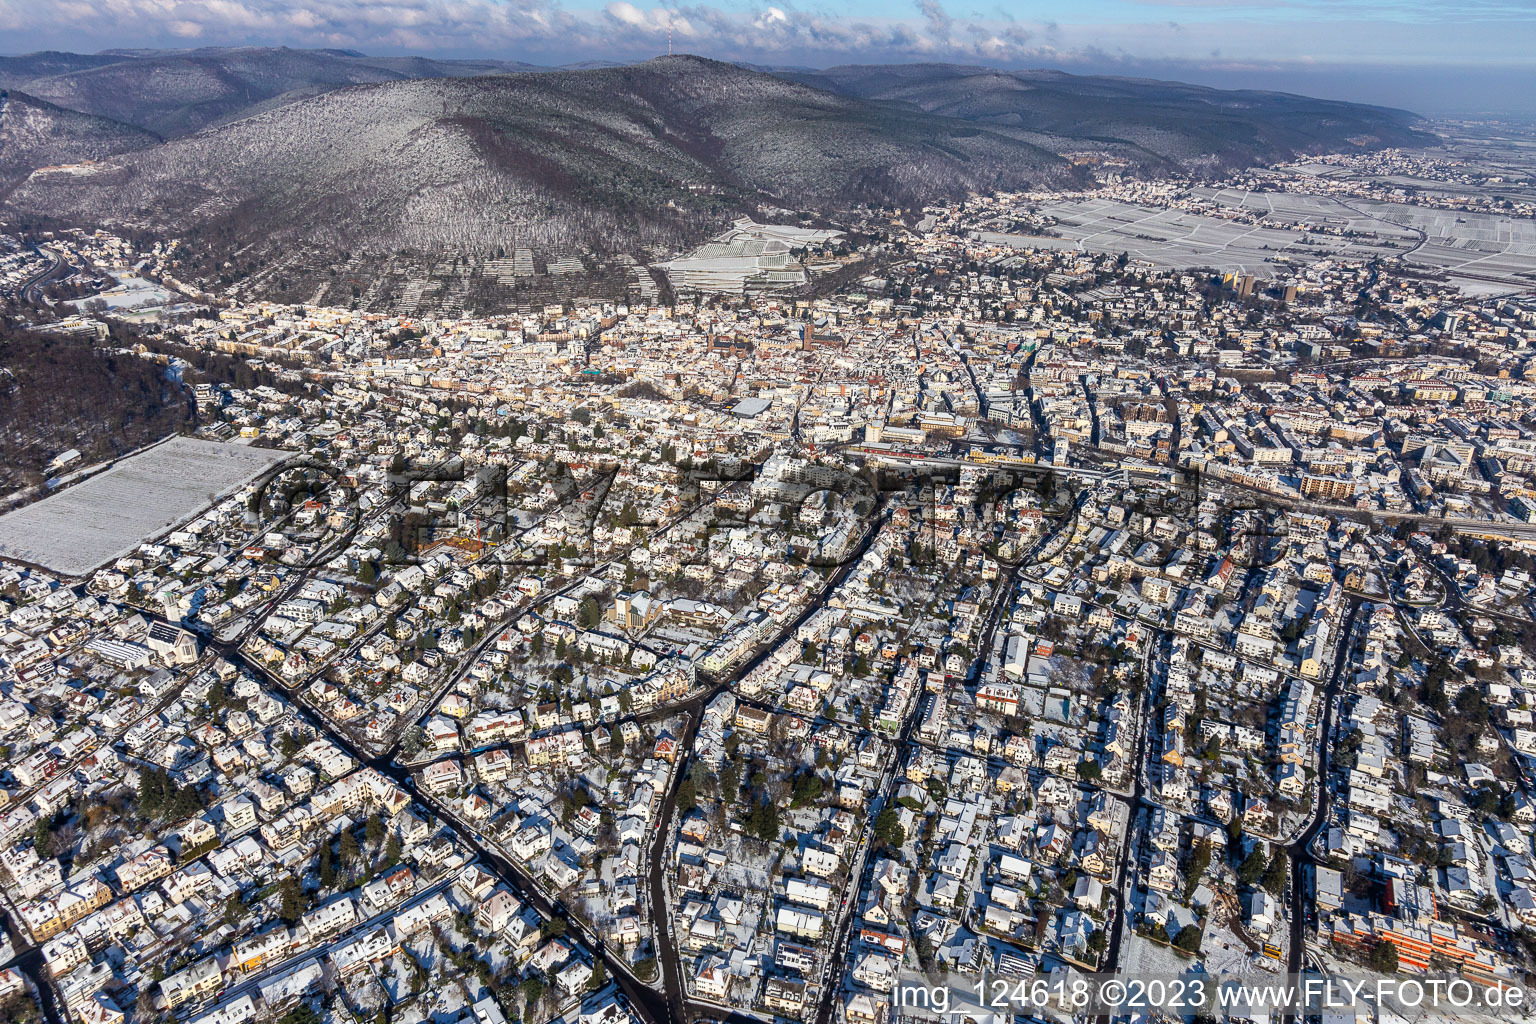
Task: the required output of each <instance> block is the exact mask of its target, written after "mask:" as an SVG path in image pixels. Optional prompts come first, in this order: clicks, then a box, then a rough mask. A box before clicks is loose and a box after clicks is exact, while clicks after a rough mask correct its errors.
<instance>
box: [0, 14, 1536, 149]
mask: <svg viewBox="0 0 1536 1024" xmlns="http://www.w3.org/2000/svg"><path fill="white" fill-rule="evenodd" d="M0 2H3V0H0ZM281 48H286V49H290V50H296V51H337V52H340V51H349V52H353V53H357V54H359V55H362V56H367V57H423V58H428V59H434V60H470V61H472V60H485V61H503V62H507V63H524V64H529V65H532V66H534V67H552V68H553V67H568V66H572V65H578V64H592V65H602V64H613V65H630V64H640V63H644V62H645V61H648V60H654V59H656V58H658V57H666V56H669V55H668V54H667V53H666V52H664V51H663V52H662V53H656V54H650V55H649V56H645V55H636V56H632V57H618V56H615V57H609V58H604V57H593V56H587V57H573V58H570V59H561V55H558V54H549V53H544V54H536V53H530V54H522V55H519V54H507V53H489V52H483V51H482V52H476V51H472V50H454V51H448V52H428V51H422V50H411V49H406V48H397V47H388V46H377V47H361V46H339V45H298V44H294V43H288V42H259V41H249V42H230V43H204V44H202V45H196V46H108V47H101V48H97V49H83V48H82V49H69V48H67V47H46V48H33V49H27V50H7V51H4V52H0V58H19V57H27V56H33V55H36V54H42V53H50V52H55V53H73V54H80V55H86V56H122V57H124V58H125V59H144V58H146V57H152V56H159V55H170V54H186V55H195V54H198V53H208V54H212V53H217V52H220V51H230V50H249V49H281ZM671 56H679V57H682V56H695V57H702V58H705V59H708V60H718V61H721V62H723V63H730V64H737V65H753V66H757V67H761V68H765V69H773V70H796V69H803V70H806V71H819V70H825V69H827V68H832V67H838V66H846V65H890V66H900V65H916V64H949V65H956V66H973V67H989V68H995V69H997V70H999V71H1005V72H1027V71H1059V72H1062V73H1064V74H1069V75H1082V76H1092V75H1099V76H1112V77H1122V78H1143V79H1154V80H1165V81H1177V82H1183V83H1187V84H1189V85H1199V86H1206V87H1210V88H1214V89H1229V90H1259V91H1266V92H1285V93H1295V94H1298V95H1302V96H1309V97H1313V98H1317V99H1328V100H1340V101H1345V102H1352V103H1365V104H1371V105H1375V106H1382V107H1394V108H1397V109H1401V110H1405V111H1408V112H1410V113H1413V114H1417V115H1420V116H1422V117H1425V118H1431V119H1451V120H1455V119H1467V120H1477V119H1490V120H1512V121H1533V122H1536V90H1533V89H1531V88H1529V85H1530V78H1531V76H1532V74H1533V72H1532V71H1531V70H1529V69H1526V68H1499V67H1488V66H1479V67H1475V68H1449V67H1443V66H1440V67H1410V66H1401V67H1364V66H1355V67H1350V68H1344V67H1324V66H1318V65H1310V66H1306V67H1294V68H1282V67H1278V66H1275V67H1260V66H1253V67H1236V66H1230V65H1228V66H1223V67H1209V66H1202V65H1200V64H1197V63H1193V62H1190V63H1179V62H1168V61H1165V62H1142V61H1122V62H1110V63H1108V64H1105V65H1102V66H1100V65H1097V64H1090V63H1081V64H1072V63H1068V62H1066V61H1058V62H1056V63H1029V62H1027V61H1026V62H1013V61H994V60H987V59H984V58H974V57H973V58H969V59H967V58H965V57H963V56H956V57H953V58H945V57H936V56H934V57H927V56H914V57H910V58H907V59H896V58H890V59H878V58H874V57H869V58H863V57H860V56H858V55H855V56H853V57H851V58H850V59H846V60H834V59H827V60H824V61H817V62H814V63H809V62H783V61H771V60H768V61H765V60H756V61H754V60H746V59H740V58H730V57H721V56H714V55H711V54H707V53H697V52H693V51H683V50H676V51H675V52H674V53H673V54H671ZM1453 77H1455V78H1459V79H1460V84H1461V86H1462V88H1461V89H1459V90H1456V91H1448V90H1447V89H1446V81H1445V80H1446V79H1447V78H1453ZM1471 80H1475V81H1471ZM1458 96H1460V97H1462V98H1461V99H1460V100H1459V101H1458V100H1457V98H1456V97H1458ZM1473 97H1476V98H1473ZM1480 101H1483V102H1480Z"/></svg>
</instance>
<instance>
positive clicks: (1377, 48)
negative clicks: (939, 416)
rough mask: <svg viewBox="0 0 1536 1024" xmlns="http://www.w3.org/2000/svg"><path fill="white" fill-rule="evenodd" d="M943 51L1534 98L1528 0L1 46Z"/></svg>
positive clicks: (89, 19) (381, 8) (31, 33)
mask: <svg viewBox="0 0 1536 1024" xmlns="http://www.w3.org/2000/svg"><path fill="white" fill-rule="evenodd" d="M669 25H670V27H671V29H672V39H673V46H674V48H675V49H676V50H677V51H678V52H689V53H698V54H702V55H704V56H707V57H715V58H718V59H722V60H743V61H752V62H757V63H762V64H772V65H799V66H812V67H823V66H827V65H830V64H838V63H868V62H884V61H911V60H943V61H961V62H973V63H986V64H992V65H997V66H1001V67H1013V68H1020V67H1030V68H1033V67H1058V68H1062V69H1064V70H1067V71H1078V72H1109V73H1118V74H1131V75H1146V76H1156V77H1163V78H1176V79H1182V80H1185V81H1195V82H1201V83H1204V84H1210V85H1219V86H1234V87H1258V88H1272V89H1287V90H1290V91H1295V92H1304V93H1309V94H1312V95H1320V96H1330V97H1338V98H1343V99H1359V100H1365V101H1369V102H1376V103H1384V104H1389V105H1393V106H1401V107H1406V108H1408V109H1411V110H1416V111H1419V112H1421V113H1425V114H1429V115H1434V116H1444V115H1452V116H1454V115H1463V114H1465V115H1475V114H1484V113H1488V114H1499V113H1507V114H1521V115H1526V116H1536V56H1533V54H1536V0H1070V2H1068V3H1060V2H1054V3H1045V2H1039V0H1008V2H1003V3H997V2H995V0H948V2H946V0H916V2H905V3H882V2H879V0H838V2H812V3H787V2H776V3H773V4H772V5H764V4H755V3H746V2H740V0H720V2H717V3H708V4H697V5H685V6H678V7H661V6H651V5H648V4H646V3H644V2H643V0H385V2H378V3H371V2H365V0H0V40H4V42H0V46H3V47H4V49H5V51H6V52H9V53H23V52H27V51H31V50H42V49H61V50H73V51H76V52H94V51H97V50H102V49H108V48H141V47H188V46H229V45H288V46H296V47H342V48H349V49H356V50H361V51H364V52H367V53H392V54H397V53H422V54H431V55H438V56H483V57H495V58H499V59H506V60H525V61H530V62H533V63H564V62H568V61H579V60H635V59H643V58H645V57H650V56H654V55H656V54H658V53H665V52H666V48H667V30H668V27H669Z"/></svg>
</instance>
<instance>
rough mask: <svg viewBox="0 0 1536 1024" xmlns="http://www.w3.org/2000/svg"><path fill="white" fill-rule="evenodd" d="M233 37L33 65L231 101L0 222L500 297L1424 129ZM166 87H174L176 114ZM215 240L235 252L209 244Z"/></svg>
mask: <svg viewBox="0 0 1536 1024" xmlns="http://www.w3.org/2000/svg"><path fill="white" fill-rule="evenodd" d="M245 52H246V51H240V52H233V51H220V52H219V53H218V54H216V55H214V56H213V57H209V56H207V55H198V54H191V55H185V56H181V57H178V56H176V55H169V56H168V55H164V54H150V55H142V56H133V57H128V58H125V62H126V64H112V65H104V66H101V67H98V68H93V69H89V70H84V71H80V72H77V73H74V74H71V75H65V76H55V77H54V78H51V79H48V81H49V82H52V83H54V84H55V85H59V84H60V83H63V82H65V81H68V82H73V83H75V84H76V85H79V83H81V82H85V81H92V82H95V81H97V80H96V79H95V78H93V77H92V76H98V75H100V76H108V75H126V74H129V73H130V72H131V71H132V70H133V68H135V67H137V66H138V65H137V64H136V63H135V62H160V63H159V64H156V65H155V66H157V67H161V68H165V67H169V66H171V65H175V66H177V67H181V69H182V71H183V72H185V74H184V75H179V74H171V75H170V76H169V78H168V80H167V81H158V82H157V84H156V86H155V87H154V88H153V89H151V90H150V96H149V98H148V99H147V100H144V101H143V103H142V104H140V103H139V102H138V101H136V100H135V99H134V97H133V89H134V88H135V87H133V86H130V85H123V86H122V87H121V95H117V94H113V101H112V102H113V105H112V106H111V107H110V109H111V110H113V111H115V112H117V113H120V114H122V115H123V116H125V117H127V116H133V117H137V118H138V120H139V121H140V122H141V123H143V122H145V121H146V120H151V121H153V122H154V123H169V122H170V121H174V120H175V119H176V118H183V119H185V118H186V117H189V116H191V114H192V113H195V114H196V117H197V118H208V117H212V116H214V115H215V114H216V113H217V112H218V111H220V110H226V109H230V108H231V107H230V105H234V106H236V107H239V111H240V114H241V115H242V116H238V117H235V115H229V116H231V117H234V119H233V120H228V121H226V122H224V123H219V124H210V125H209V126H208V127H205V128H203V129H202V130H200V131H198V132H196V133H194V134H191V135H186V136H182V137H179V138H173V139H170V140H169V141H167V142H164V143H161V144H156V145H152V146H149V147H148V148H136V147H138V146H141V145H143V141H142V139H141V138H137V137H130V136H125V135H119V136H115V137H113V138H114V141H111V142H108V141H103V142H101V143H100V147H99V150H100V151H107V152H110V151H114V150H113V149H112V147H114V146H115V147H117V148H116V150H115V151H118V152H121V155H118V156H115V157H112V158H110V159H106V160H103V161H101V162H100V163H99V164H98V165H96V166H93V167H91V168H88V169H79V168H76V169H72V170H71V171H68V172H59V171H41V172H39V173H36V174H33V175H32V176H31V177H30V178H28V179H27V180H26V181H25V182H24V183H22V184H20V185H18V186H17V187H16V188H15V189H14V190H12V191H11V193H10V194H9V195H8V196H6V197H5V198H4V202H3V205H0V222H3V221H4V220H6V219H16V220H24V221H27V222H29V223H32V224H39V223H49V224H57V225H63V226H69V225H75V226H82V227H91V228H94V227H101V226H119V227H132V228H144V229H148V230H151V231H156V232H160V233H163V234H167V235H174V236H176V237H179V238H182V239H184V240H186V241H188V242H191V243H193V245H192V246H191V247H190V248H189V250H188V252H189V253H200V254H201V259H202V262H200V263H199V264H197V265H195V266H190V267H187V268H186V271H187V273H188V274H189V275H190V276H191V277H192V278H194V279H195V278H201V279H203V280H205V281H207V282H209V283H212V284H215V285H216V286H221V287H226V288H228V287H231V286H234V285H237V284H240V283H241V282H244V290H245V293H246V294H276V295H279V296H282V297H285V298H290V299H292V298H295V297H301V298H307V299H308V300H309V301H314V302H319V301H322V300H325V301H347V300H353V301H357V302H360V303H373V304H377V303H386V304H394V305H396V306H397V308H402V309H414V308H426V307H428V306H430V305H432V304H434V303H445V304H447V305H449V306H450V307H451V306H453V305H454V304H455V303H470V304H479V305H485V304H487V303H491V304H495V303H498V302H499V303H504V302H507V301H511V300H512V297H513V296H512V293H516V298H517V301H519V302H528V301H533V300H534V299H536V298H537V297H538V296H537V295H536V294H535V293H536V292H537V291H538V287H542V286H543V284H553V283H555V282H554V275H555V273H556V272H555V271H550V273H549V274H547V275H546V274H545V273H544V272H543V270H542V269H539V270H533V269H529V268H531V267H533V266H534V265H535V264H537V265H538V267H540V268H542V267H543V266H544V265H545V262H546V260H547V259H549V258H553V257H561V258H562V259H563V258H565V257H570V256H573V255H574V256H575V257H577V258H579V260H580V262H579V263H571V262H570V261H569V260H568V259H567V260H565V262H562V263H561V264H560V267H561V268H562V269H561V270H560V271H559V273H562V274H563V273H576V274H581V273H585V274H590V275H594V276H595V277H601V278H602V279H603V281H604V282H605V283H604V285H603V286H604V287H605V288H607V287H608V285H610V284H611V283H612V281H613V280H615V279H616V280H618V281H620V282H622V281H624V280H626V279H627V280H631V281H633V280H634V271H633V269H632V268H634V267H635V266H636V265H637V264H645V263H649V262H651V261H652V260H653V259H655V258H656V254H657V253H659V252H667V251H676V250H677V249H678V248H681V247H683V246H686V245H689V244H691V243H694V242H696V241H698V240H700V239H701V238H703V237H705V236H706V235H708V234H712V233H714V232H715V231H717V230H718V229H719V228H720V227H721V226H723V225H724V224H725V223H727V222H728V221H729V220H730V219H731V218H732V217H734V216H736V215H739V214H741V213H743V212H760V213H762V214H763V215H764V216H783V215H784V214H782V213H775V212H773V211H782V210H785V209H788V210H793V211H803V212H807V213H817V212H820V213H832V214H835V213H836V212H837V211H839V210H845V209H847V207H848V206H850V205H851V204H854V203H859V202H867V203H872V204H877V205H897V206H903V207H911V206H916V205H921V204H923V203H925V202H928V201H931V200H935V199H940V198H945V197H954V196H958V195H964V194H965V193H967V192H970V191H988V190H995V189H1013V188H1020V187H1026V186H1030V185H1038V184H1043V183H1066V184H1070V183H1073V182H1076V181H1081V180H1083V176H1084V174H1085V173H1086V168H1085V167H1084V166H1083V165H1084V164H1085V163H1087V162H1091V160H1092V159H1093V158H1112V159H1116V160H1119V161H1121V162H1122V163H1123V164H1124V165H1125V167H1126V169H1127V170H1128V171H1129V172H1130V173H1141V174H1152V175H1157V174H1165V173H1170V172H1172V171H1174V170H1177V169H1195V170H1199V169H1219V168H1222V167H1229V166H1242V165H1247V164H1251V163H1254V162H1258V161H1269V160H1274V159H1281V158H1288V157H1291V156H1294V155H1297V154H1302V153H1308V152H1315V151H1319V150H1338V149H1344V148H1350V147H1357V148H1369V147H1372V146H1380V145H1387V144H1405V143H1406V144H1412V143H1415V142H1421V141H1424V140H1425V139H1427V137H1426V136H1422V135H1420V134H1419V133H1417V132H1415V131H1414V130H1413V129H1412V127H1411V125H1412V123H1413V117H1412V115H1410V114H1407V113H1404V112H1402V111H1392V110H1386V109H1382V108H1374V107H1362V106H1357V105H1351V104H1342V103H1330V102H1327V101H1319V100H1309V99H1306V98H1304V97H1297V96H1286V95H1281V94H1273V93H1231V92H1221V91H1218V90H1211V89H1202V88H1197V87H1193V86H1184V85H1179V84H1177V83H1163V82H1141V81H1131V80H1124V79H1108V78H1084V77H1077V76H1071V75H1064V74H1060V73H1057V72H1017V73H1004V72H996V71H990V70H985V69H977V68H962V67H954V66H949V65H909V66H893V67H853V68H833V69H830V70H828V71H824V72H811V71H803V70H790V71H786V70H782V69H781V70H779V71H776V72H774V73H771V74H770V73H763V72H760V71H756V70H752V69H748V68H744V67H740V66H737V65H731V64H723V63H719V62H715V61H709V60H704V59H702V58H697V57H668V58H657V59H655V60H652V61H648V62H646V63H643V64H637V65H630V66H607V67H593V68H584V69H566V70H544V71H539V72H507V73H498V74H494V75H483V76H478V77H432V78H402V79H400V80H394V78H393V77H392V78H391V80H388V81H368V82H364V83H363V84H356V85H346V86H337V85H335V84H334V83H333V84H327V82H329V81H331V80H330V79H327V78H326V76H327V75H332V76H333V77H334V75H337V74H344V75H363V76H377V75H384V76H403V75H408V74H418V73H422V74H424V73H428V72H431V73H434V74H441V75H448V74H449V73H450V71H452V70H454V69H457V70H461V71H462V70H470V69H471V65H469V64H466V63H463V62H460V63H454V62H432V61H418V60H416V59H415V58H387V59H383V60H379V61H374V62H373V63H371V64H370V63H367V62H368V61H371V60H372V59H371V58H362V57H359V56H357V55H353V54H349V53H342V52H335V51H276V57H275V58H274V59H271V60H268V59H267V58H266V57H263V58H262V59H260V60H258V59H257V58H256V57H254V56H252V57H251V60H252V62H253V63H252V65H251V67H252V68H255V69H258V70H260V71H261V74H262V75H265V76H266V77H265V78H263V79H262V82H264V83H265V85H263V86H262V87H261V88H260V89H258V88H256V87H255V86H253V85H251V84H250V82H246V83H245V84H243V85H241V86H240V88H239V89H236V90H234V91H233V92H231V93H229V94H228V95H226V96H225V97H224V98H223V99H219V100H208V99H207V98H206V97H207V96H208V95H210V89H211V87H210V86H209V85H208V81H209V79H207V78H205V77H201V76H205V75H208V76H212V80H213V81H215V82H221V81H224V79H223V78H222V77H220V76H222V75H224V74H226V73H227V72H229V69H231V68H233V67H236V66H239V65H240V60H241V59H244V58H241V57H240V54H241V53H245ZM264 53H266V54H267V57H272V52H268V51H264ZM237 58H239V59H237ZM207 60H216V62H217V73H215V71H214V70H210V67H209V66H208V65H207V64H206V61H207ZM177 61H182V62H184V65H177V64H176V62H177ZM165 62H170V64H169V65H168V64H166V63H165ZM348 62H351V63H348ZM450 64H451V65H452V67H449V65H450ZM124 67H127V68H128V70H127V71H125V70H123V69H124ZM473 67H474V68H476V69H478V68H480V67H481V66H480V65H473ZM322 72H323V73H322ZM252 73H253V74H254V73H255V72H254V71H253V72H252ZM305 75H308V76H309V78H308V79H305ZM301 81H309V82H310V84H309V85H300V84H296V83H300V82H301ZM177 82H181V83H182V84H183V85H185V86H186V89H185V90H184V95H183V94H180V93H178V87H177V85H176V83H177ZM95 88H96V86H92V87H91V89H90V90H85V91H86V92H90V93H91V94H92V95H95V93H94V92H93V91H92V90H94V89H95ZM278 89H283V90H285V91H283V92H279V93H277V94H276V95H272V96H269V97H267V98H265V99H257V98H255V97H257V96H258V94H260V93H263V92H267V93H270V92H273V91H274V90H278ZM178 95H180V97H181V98H182V99H186V100H187V101H188V102H189V103H191V104H192V105H191V106H190V107H181V108H175V117H172V116H171V106H170V104H172V103H173V102H174V101H175V100H176V98H177V96H178ZM198 96H202V97H204V99H202V100H197V102H195V103H192V101H193V99H195V98H196V97H198ZM241 103H243V104H245V106H243V107H240V106H239V104H241ZM139 106H142V107H143V109H137V107H139ZM194 108H195V109H194ZM157 111H158V113H156V112H157ZM189 112H190V113H189ZM150 115H153V117H151V116H150ZM54 116H55V117H58V116H59V114H58V113H57V112H56V113H55V114H54ZM79 116H81V117H84V115H79ZM113 123H114V122H100V123H98V122H95V121H92V122H90V123H89V125H87V124H86V123H84V122H82V123H81V124H79V125H77V126H75V127H74V129H72V130H74V131H75V133H76V134H77V135H79V136H81V137H82V138H88V137H91V132H90V131H87V130H86V129H87V128H88V127H90V126H91V125H94V126H95V127H96V129H100V130H101V131H103V132H105V127H106V126H108V125H110V124H113ZM117 127H118V128H119V129H121V128H123V126H122V125H118V126H117ZM130 131H131V129H130ZM33 134H34V136H38V137H40V136H41V134H46V133H36V132H34V133H33ZM67 137H68V133H67V132H61V133H60V138H61V139H63V138H67ZM59 148H60V149H62V150H66V151H69V152H71V153H74V152H75V151H78V150H83V149H84V147H83V146H82V145H76V146H74V147H73V149H72V148H71V146H67V145H66V146H61V147H59ZM129 149H134V150H135V151H133V152H122V151H124V150H129ZM43 157H46V158H47V159H42V158H43ZM14 159H15V163H14V165H13V169H12V171H11V173H12V174H13V175H16V174H19V173H20V172H21V169H23V168H24V167H25V166H26V165H27V164H28V162H29V161H30V162H31V163H32V165H34V166H35V165H38V164H43V163H57V162H59V160H60V158H59V156H58V155H57V154H55V153H54V152H53V151H48V152H39V153H37V154H29V152H28V151H27V150H26V149H25V148H24V147H18V148H17V149H16V153H15V158H14ZM648 249H649V251H647V250H648ZM233 252H239V253H240V254H241V262H240V266H239V267H238V268H236V267H233V266H231V265H230V264H228V263H226V260H228V258H229V257H228V254H229V253H233ZM518 252H522V253H523V255H522V256H517V253H518ZM530 253H531V256H530V255H529V254H530ZM463 257H467V258H468V261H467V262H466V263H465V264H463V265H461V258H463ZM514 257H516V258H514ZM189 258H191V257H189ZM468 263H473V264H474V267H473V269H464V268H465V267H467V266H468ZM519 267H521V268H523V269H521V270H519V269H518V268H519ZM599 267H601V268H603V269H601V270H599V269H598V268H599ZM534 277H537V278H538V279H539V281H538V282H534V281H533V278H534ZM540 282H542V283H540ZM535 285H538V287H535ZM562 287H563V286H562ZM423 289H426V291H425V293H424V292H423ZM507 289H510V290H511V292H508V291H507ZM577 294H580V293H579V292H578V293H577Z"/></svg>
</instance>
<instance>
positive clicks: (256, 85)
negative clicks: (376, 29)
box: [0, 47, 533, 138]
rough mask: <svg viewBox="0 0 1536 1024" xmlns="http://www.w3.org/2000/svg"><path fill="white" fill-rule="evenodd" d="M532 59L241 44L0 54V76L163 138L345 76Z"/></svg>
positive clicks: (384, 77) (359, 80) (457, 73)
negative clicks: (440, 57)
mask: <svg viewBox="0 0 1536 1024" xmlns="http://www.w3.org/2000/svg"><path fill="white" fill-rule="evenodd" d="M532 68H533V66H532V65H528V64H515V63H507V62H503V61H486V60H431V59H428V58H424V57H366V56H363V55H362V54H356V53H351V52H348V51H340V50H293V49H289V48H287V47H248V48H241V49H211V50H191V51H180V52H178V51H170V52H149V53H120V54H100V55H97V56H94V57H86V56H82V55H79V54H29V55H27V56H25V57H5V58H0V82H3V83H5V84H6V85H9V86H10V87H12V88H16V89H20V90H22V91H24V92H27V93H29V94H31V95H33V96H36V97H39V98H41V99H44V100H48V101H49V102H52V103H56V104H58V105H59V106H63V107H68V108H70V109H71V110H78V111H81V112H84V113H88V114H96V115H98V116H101V117H108V118H112V119H113V120H116V121H123V122H125V123H127V124H132V125H137V126H139V127H140V128H145V129H147V130H149V131H152V132H154V133H155V134H157V135H160V136H162V137H165V138H172V137H175V136H178V135H188V134H191V133H192V132H195V131H197V130H199V129H201V128H205V127H207V126H208V125H211V124H216V123H218V122H220V121H224V120H228V119H230V118H233V117H238V116H240V115H242V114H244V113H247V112H249V111H250V110H252V109H254V108H255V107H256V106H257V105H258V104H262V103H265V102H267V101H270V100H272V99H274V98H276V97H280V96H283V95H285V94H289V93H293V94H296V95H314V94H316V93H320V92H324V91H327V90H330V89H336V88H340V87H342V86H347V85H358V84H365V83H371V82H395V81H405V80H408V79H417V78H448V77H467V76H472V75H487V74H499V73H502V72H505V71H514V70H530V69H532Z"/></svg>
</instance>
